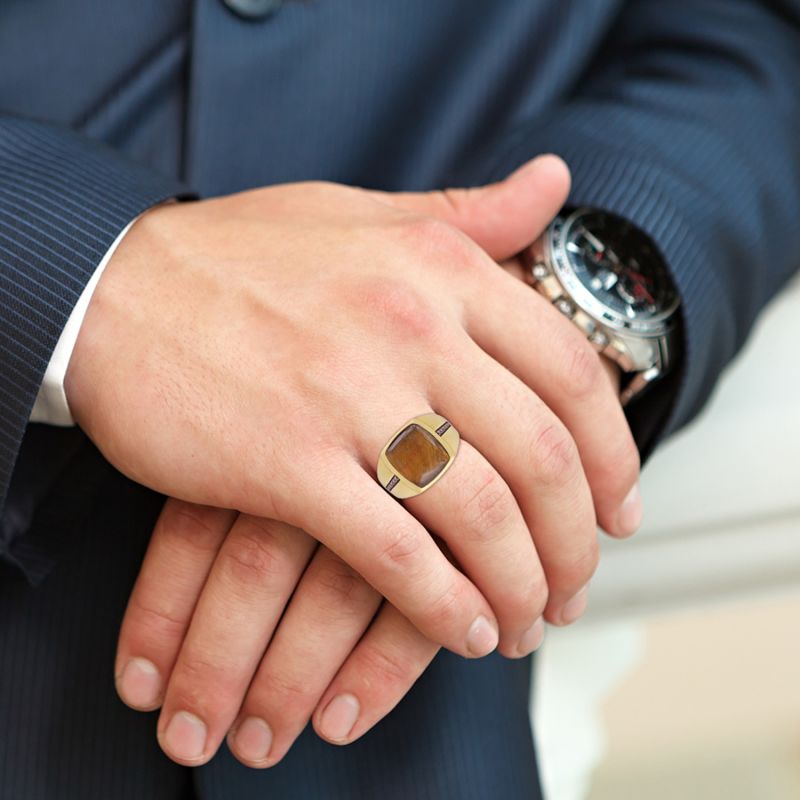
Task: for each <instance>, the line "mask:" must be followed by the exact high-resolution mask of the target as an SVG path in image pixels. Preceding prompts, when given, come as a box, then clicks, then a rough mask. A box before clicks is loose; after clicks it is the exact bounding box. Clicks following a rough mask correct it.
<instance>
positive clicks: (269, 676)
mask: <svg viewBox="0 0 800 800" xmlns="http://www.w3.org/2000/svg"><path fill="white" fill-rule="evenodd" d="M254 688H255V690H256V692H257V696H258V705H259V706H260V707H264V708H266V707H269V708H270V709H273V710H277V711H278V713H283V714H284V715H285V714H286V713H287V709H292V710H297V709H300V708H307V707H308V706H309V705H310V704H311V703H312V700H313V698H312V696H311V695H310V694H309V690H308V688H307V687H306V685H305V684H304V682H303V681H302V680H299V679H298V677H293V676H291V675H285V674H283V673H282V672H277V671H275V670H269V671H267V672H264V673H263V674H261V675H259V676H258V677H257V678H256V684H255V685H254ZM248 702H249V701H248ZM269 716H270V717H272V716H274V714H270V715H269Z"/></svg>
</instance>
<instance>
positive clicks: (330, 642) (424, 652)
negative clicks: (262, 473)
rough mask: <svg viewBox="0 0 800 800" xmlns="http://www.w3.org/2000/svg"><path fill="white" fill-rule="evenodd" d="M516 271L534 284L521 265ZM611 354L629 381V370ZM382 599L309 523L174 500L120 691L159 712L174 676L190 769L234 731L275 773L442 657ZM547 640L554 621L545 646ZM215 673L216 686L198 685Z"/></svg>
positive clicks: (132, 625) (173, 743) (129, 632)
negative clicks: (312, 736)
mask: <svg viewBox="0 0 800 800" xmlns="http://www.w3.org/2000/svg"><path fill="white" fill-rule="evenodd" d="M503 266H504V267H505V268H506V269H508V270H509V271H510V272H512V273H514V274H515V275H517V277H520V278H521V277H522V276H523V273H522V267H521V265H520V264H519V262H518V261H517V260H515V259H512V260H511V261H507V262H505V263H504V264H503ZM602 360H603V363H604V366H605V367H606V370H607V372H608V375H609V379H610V380H611V381H612V383H613V384H614V385H615V386H616V385H618V382H619V371H618V369H617V367H616V366H615V365H613V364H612V363H611V362H610V361H607V360H605V359H602ZM315 548H316V549H315ZM293 593H294V594H293ZM290 597H291V598H292V600H291V603H289V599H290ZM584 601H585V597H584ZM287 603H289V605H288V608H287ZM381 603H382V598H381V597H380V595H378V593H377V592H376V591H375V590H374V589H373V588H372V587H371V586H370V585H369V584H367V583H366V581H364V580H363V578H361V576H360V575H358V574H357V573H355V572H354V571H353V570H352V569H351V568H350V567H349V566H348V565H347V564H346V563H345V562H343V561H342V560H341V559H340V558H338V557H337V556H336V555H335V554H333V553H332V552H331V551H330V550H328V549H327V548H326V547H324V546H319V547H317V543H316V541H315V540H314V539H312V538H311V537H310V536H309V535H308V534H306V533H305V532H303V531H301V530H299V529H297V528H293V527H292V526H290V525H287V524H285V523H282V522H277V521H273V520H266V519H258V518H255V517H251V516H248V515H237V514H236V513H235V512H230V511H223V510H220V509H214V508H210V507H204V506H197V505H192V504H188V503H183V502H179V501H176V500H168V501H167V503H166V505H165V507H164V510H163V511H162V514H161V516H160V518H159V521H158V524H157V526H156V529H155V531H154V533H153V537H152V540H151V543H150V546H149V548H148V552H147V556H146V558H145V561H144V564H143V566H142V569H141V572H140V575H139V578H138V580H137V583H136V586H135V588H134V591H133V593H132V595H131V598H130V601H129V604H128V609H127V612H126V615H125V619H124V621H123V626H122V630H121V633H120V640H119V648H118V652H117V660H116V670H115V673H116V675H117V686H118V691H119V693H120V696H121V697H122V699H123V700H124V701H125V702H126V703H127V704H128V705H130V706H132V707H133V708H137V709H139V710H149V709H153V708H157V707H158V706H159V705H161V703H162V700H163V699H164V697H165V690H166V685H165V683H163V682H162V681H161V679H160V677H159V676H162V675H163V676H168V677H169V679H170V680H169V691H168V692H166V698H167V700H166V705H165V707H164V709H162V713H161V717H160V720H159V726H158V735H159V741H160V743H161V746H162V748H163V749H164V750H165V752H166V753H167V754H168V755H169V756H170V757H171V758H173V760H176V761H178V762H179V763H183V764H188V765H198V764H201V763H204V762H205V761H207V760H208V759H210V758H211V757H212V756H213V754H214V753H215V752H216V749H217V748H218V746H219V744H220V743H221V740H222V738H223V737H224V736H225V734H226V732H228V744H229V747H230V749H231V751H232V752H233V754H234V755H235V756H236V757H237V758H238V759H239V760H240V761H242V763H244V764H246V765H247V766H251V767H268V766H272V765H274V764H276V763H277V762H278V761H280V760H281V759H282V758H283V756H284V755H285V754H286V753H287V752H288V750H289V748H290V747H291V745H292V743H293V742H294V740H295V739H296V737H297V736H298V735H299V734H300V732H301V731H302V730H303V728H304V727H305V725H306V724H307V722H308V720H309V719H312V721H313V725H314V728H315V730H316V732H317V733H318V734H319V735H320V736H321V737H322V738H324V739H326V740H327V741H329V742H332V743H335V744H347V743H350V742H352V741H354V740H355V739H357V738H359V737H360V736H362V735H363V734H364V733H366V732H367V731H368V730H369V729H370V728H371V727H372V726H373V725H374V724H375V723H376V722H378V721H379V720H380V719H382V718H383V717H384V716H386V715H387V714H388V713H389V712H390V711H391V710H392V709H393V708H394V706H395V705H396V704H397V703H398V702H399V701H400V700H401V699H402V697H403V696H404V695H405V694H406V693H407V692H408V690H409V689H410V688H411V686H412V685H413V684H414V682H415V681H416V680H417V678H418V677H419V676H420V675H421V674H422V672H423V671H424V670H425V669H426V668H427V666H428V664H429V663H430V662H431V660H432V659H433V657H434V656H435V655H436V653H437V651H438V649H439V646H438V645H437V644H435V643H433V642H431V641H430V640H428V639H426V638H425V637H424V636H422V634H420V633H419V632H418V631H417V630H416V628H414V627H413V626H412V625H411V623H410V622H409V621H408V620H407V619H406V618H405V617H403V616H402V615H401V614H400V613H399V612H398V611H397V610H396V609H395V608H394V607H393V606H391V605H389V604H388V603H383V605H382V604H381ZM284 609H285V613H284ZM376 612H377V616H376ZM576 618H577V616H576ZM548 621H549V622H551V623H554V624H563V623H564V620H563V619H562V618H561V617H560V616H559V617H552V618H549V619H548ZM543 635H544V626H543V625H542V627H541V630H540V631H539V632H538V641H536V642H531V643H530V645H531V649H535V648H536V647H538V646H539V644H540V643H541V639H542V637H543ZM263 641H269V642H270V644H269V647H268V649H267V651H266V654H264V653H263V648H262V647H261V644H260V643H261V642H263ZM179 658H180V667H179V669H177V670H176V669H175V667H176V664H178V660H179ZM259 662H260V663H259ZM210 672H211V673H212V674H213V678H214V686H213V687H208V686H197V685H196V682H197V681H198V680H202V681H205V682H207V681H208V680H209V673H210ZM252 676H254V677H252ZM251 677H252V680H251ZM248 683H249V688H248ZM198 691H201V692H202V693H203V694H204V695H205V696H207V697H208V696H211V697H213V698H214V700H213V704H214V708H210V709H209V708H206V709H205V714H204V716H205V720H206V722H207V723H208V724H209V726H210V729H208V728H206V725H205V723H203V722H201V721H200V720H199V719H198V718H197V717H194V716H193V715H190V714H187V713H186V712H182V713H179V714H177V715H175V717H173V718H172V720H171V719H170V715H171V714H173V713H174V712H175V711H176V710H177V709H186V708H192V707H194V702H193V698H194V697H195V696H196V693H197V692H198ZM242 697H244V700H242ZM237 710H238V714H237ZM168 722H169V724H167V723H168ZM198 752H199V755H196V753H198Z"/></svg>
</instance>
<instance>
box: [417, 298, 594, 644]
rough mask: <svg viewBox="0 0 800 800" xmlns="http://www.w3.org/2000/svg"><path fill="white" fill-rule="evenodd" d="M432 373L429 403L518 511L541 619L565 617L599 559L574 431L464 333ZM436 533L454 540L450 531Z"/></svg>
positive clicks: (532, 635) (589, 496)
mask: <svg viewBox="0 0 800 800" xmlns="http://www.w3.org/2000/svg"><path fill="white" fill-rule="evenodd" d="M522 288H525V287H522ZM432 380H433V386H432V387H431V392H430V395H431V403H432V404H433V405H434V407H436V408H439V409H441V413H442V414H443V415H445V416H446V417H447V419H448V420H450V422H452V424H453V425H455V426H456V427H457V428H458V429H459V431H461V432H462V433H463V434H464V435H465V436H468V437H469V441H470V443H471V444H472V445H474V447H475V448H476V449H477V450H479V451H480V452H481V454H482V455H483V456H484V457H485V458H486V460H487V461H488V462H489V463H490V464H491V465H492V466H493V467H494V468H495V469H496V470H497V472H498V473H500V475H502V477H503V479H504V480H505V481H506V483H507V484H508V486H509V487H510V489H511V491H512V493H513V495H514V497H515V498H516V500H517V503H518V504H519V507H520V509H521V510H522V513H523V515H524V517H525V520H526V523H527V527H528V529H529V531H530V532H531V534H532V535H533V541H534V544H535V548H536V552H537V553H538V555H539V559H540V560H541V564H542V567H543V568H544V573H545V577H546V580H547V588H548V600H547V606H546V609H545V616H546V618H547V619H548V621H551V622H554V623H556V624H562V623H565V622H568V621H569V620H567V619H565V618H564V617H563V614H564V612H565V609H566V604H567V603H568V602H569V601H570V599H571V598H572V597H573V596H574V595H576V594H577V593H578V592H579V591H580V589H581V588H582V587H583V586H584V585H585V584H586V583H587V582H588V580H589V578H590V577H591V576H592V574H593V573H594V570H595V568H596V566H597V560H598V543H597V532H596V522H595V516H594V508H593V505H592V497H591V493H590V491H589V486H588V484H587V481H586V476H585V474H584V471H583V467H582V465H581V461H580V458H579V456H578V451H577V448H576V446H575V442H574V441H573V439H572V436H571V435H570V433H569V431H568V430H567V428H566V427H565V426H564V424H563V423H562V422H561V421H560V420H559V419H558V417H557V416H556V415H555V414H553V412H552V411H551V410H550V409H549V408H548V407H547V406H546V405H545V404H544V403H543V402H542V400H541V399H540V398H539V397H538V396H537V395H536V394H535V393H534V392H532V391H531V390H530V388H529V387H527V386H526V385H525V384H524V383H522V381H520V380H519V378H517V377H516V376H515V375H513V374H512V373H511V372H509V371H508V370H507V369H506V368H505V367H503V366H502V365H501V364H499V363H498V362H497V361H495V360H494V359H493V358H491V356H489V355H487V354H486V353H484V352H483V351H482V350H481V349H480V347H478V346H477V345H476V344H475V342H474V341H473V340H472V339H470V338H469V337H468V336H464V337H463V343H462V346H461V347H453V348H452V349H451V351H450V353H449V354H448V359H447V362H446V364H442V366H441V368H440V369H439V370H438V372H437V373H436V375H435V376H434V377H433V379H432ZM465 386H469V390H468V391H467V390H465ZM446 477H447V476H446V475H445V478H446ZM441 483H444V481H441ZM437 488H439V487H438V484H437V485H436V486H434V487H433V488H432V489H431V492H430V494H432V493H433V492H434V490H436V489H437ZM444 488H447V487H446V485H445V486H443V487H442V489H444ZM437 533H440V534H441V535H442V536H443V537H444V538H445V539H446V540H447V542H448V544H449V545H450V546H451V547H453V539H452V538H451V537H450V536H449V535H447V534H446V533H445V532H439V531H437ZM456 535H457V533H456ZM462 558H463V556H462ZM530 636H531V637H532V638H535V636H536V633H535V632H532V633H531V634H530ZM522 644H523V643H522V641H520V649H521V651H522V650H524V648H523V647H522Z"/></svg>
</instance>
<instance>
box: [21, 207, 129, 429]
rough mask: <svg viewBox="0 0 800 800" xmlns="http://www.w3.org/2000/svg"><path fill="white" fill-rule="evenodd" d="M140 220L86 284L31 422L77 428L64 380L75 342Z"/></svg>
mask: <svg viewBox="0 0 800 800" xmlns="http://www.w3.org/2000/svg"><path fill="white" fill-rule="evenodd" d="M137 219H138V217H136V219H133V220H131V221H130V222H129V223H128V224H127V225H126V226H125V228H124V229H123V230H122V231H121V233H120V234H119V236H117V238H116V239H115V240H114V243H113V244H112V245H111V247H109V248H108V252H106V254H105V255H104V256H103V260H102V261H101V262H100V263H99V264H98V266H97V269H96V270H95V271H94V274H93V275H92V277H91V279H90V280H89V283H87V284H86V287H85V288H84V290H83V292H82V294H81V296H80V298H79V299H78V303H77V305H76V306H75V308H74V309H72V314H70V316H69V319H68V320H67V324H66V325H65V326H64V330H63V331H62V332H61V336H60V338H59V340H58V344H57V345H56V349H55V350H54V351H53V355H52V357H51V358H50V363H49V364H48V365H47V370H46V371H45V373H44V380H43V381H42V385H41V386H40V387H39V394H38V395H37V397H36V402H35V403H34V405H33V411H31V416H30V421H31V422H43V423H44V424H46V425H60V426H62V427H69V426H71V425H74V424H75V420H74V419H73V418H72V413H71V412H70V410H69V404H68V403H67V395H66V393H65V392H64V378H65V377H66V374H67V367H68V366H69V361H70V359H71V358H72V351H73V350H74V349H75V342H76V341H77V340H78V333H80V329H81V325H82V324H83V318H84V317H85V316H86V309H87V308H88V307H89V301H90V300H91V299H92V295H93V294H94V290H95V288H96V287H97V282H98V281H99V280H100V276H101V275H102V274H103V270H104V269H105V268H106V265H107V264H108V262H109V261H111V256H113V255H114V251H115V250H116V249H117V247H118V246H119V243H120V242H121V241H122V239H123V237H124V236H125V234H126V233H127V232H128V231H129V230H130V228H131V225H133V223H134V222H136V220H137Z"/></svg>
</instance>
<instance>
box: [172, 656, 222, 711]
mask: <svg viewBox="0 0 800 800" xmlns="http://www.w3.org/2000/svg"><path fill="white" fill-rule="evenodd" d="M229 680H230V670H229V665H227V664H224V663H222V662H217V661H214V660H213V659H211V658H208V657H207V656H205V655H203V654H201V653H187V654H182V655H181V659H180V663H179V665H178V666H177V667H176V672H175V676H174V678H172V679H171V680H170V685H169V690H168V691H169V695H170V705H172V706H173V707H175V708H184V709H187V710H190V711H191V710H193V709H198V710H202V711H203V712H208V711H212V712H213V711H217V710H220V709H224V708H226V707H227V706H228V705H229V704H230V703H231V701H232V692H231V690H230V688H229Z"/></svg>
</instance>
